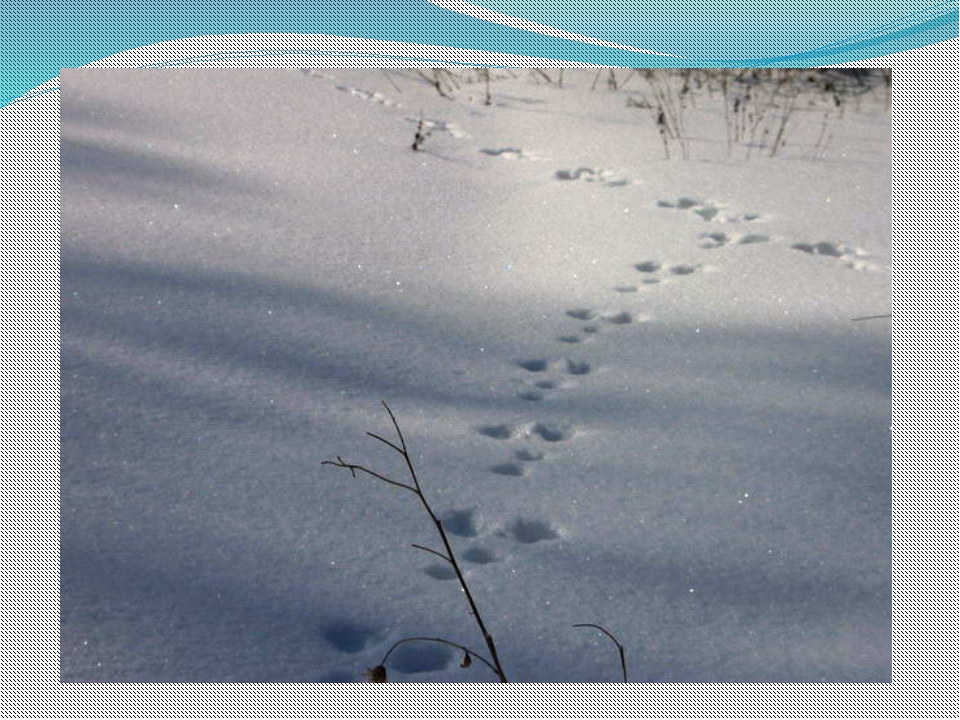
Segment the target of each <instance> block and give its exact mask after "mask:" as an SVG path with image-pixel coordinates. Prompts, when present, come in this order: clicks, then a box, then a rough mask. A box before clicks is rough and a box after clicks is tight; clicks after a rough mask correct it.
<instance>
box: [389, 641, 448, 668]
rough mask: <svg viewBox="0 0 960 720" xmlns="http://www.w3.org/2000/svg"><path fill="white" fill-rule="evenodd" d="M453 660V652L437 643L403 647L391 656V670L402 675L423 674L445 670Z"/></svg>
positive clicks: (411, 644)
mask: <svg viewBox="0 0 960 720" xmlns="http://www.w3.org/2000/svg"><path fill="white" fill-rule="evenodd" d="M452 660H453V651H452V650H451V649H450V648H449V647H447V646H446V645H440V644H435V643H409V644H406V645H401V646H400V647H398V648H397V651H396V652H395V653H393V654H392V655H391V656H390V668H391V669H392V670H396V671H397V672H401V673H422V672H431V671H433V670H443V669H444V668H445V667H447V666H448V665H449V664H450V663H451V661H452Z"/></svg>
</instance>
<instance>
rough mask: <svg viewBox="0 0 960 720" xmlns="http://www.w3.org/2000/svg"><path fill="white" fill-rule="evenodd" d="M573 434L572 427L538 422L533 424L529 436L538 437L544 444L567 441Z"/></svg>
mask: <svg viewBox="0 0 960 720" xmlns="http://www.w3.org/2000/svg"><path fill="white" fill-rule="evenodd" d="M575 432H576V431H575V430H574V428H573V426H572V425H566V424H559V423H542V422H538V423H534V424H533V426H532V427H531V428H530V431H529V434H530V435H534V436H536V437H539V438H540V439H541V440H545V441H546V442H550V443H557V442H563V441H564V440H569V439H570V438H572V437H573V436H574V434H575Z"/></svg>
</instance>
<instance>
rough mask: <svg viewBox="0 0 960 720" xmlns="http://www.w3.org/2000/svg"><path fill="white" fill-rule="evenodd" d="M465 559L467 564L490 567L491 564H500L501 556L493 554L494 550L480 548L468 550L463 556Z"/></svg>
mask: <svg viewBox="0 0 960 720" xmlns="http://www.w3.org/2000/svg"><path fill="white" fill-rule="evenodd" d="M463 559H464V560H466V561H467V562H472V563H476V564H477V565H489V564H490V563H495V562H500V556H499V555H497V554H496V553H495V552H493V550H488V549H487V548H483V547H479V546H475V547H472V548H470V549H469V550H467V551H466V552H465V553H464V554H463Z"/></svg>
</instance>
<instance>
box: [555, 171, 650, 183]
mask: <svg viewBox="0 0 960 720" xmlns="http://www.w3.org/2000/svg"><path fill="white" fill-rule="evenodd" d="M554 177H555V178H556V179H557V180H563V181H566V180H580V181H581V182H591V183H599V184H601V185H603V186H604V187H626V186H627V185H640V184H641V183H640V182H639V181H637V180H628V179H627V178H622V177H620V178H618V177H615V176H614V173H613V172H611V171H610V170H606V169H604V168H592V167H579V168H577V169H576V170H557V172H556V173H555V174H554Z"/></svg>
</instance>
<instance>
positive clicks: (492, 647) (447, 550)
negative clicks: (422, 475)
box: [323, 400, 507, 683]
mask: <svg viewBox="0 0 960 720" xmlns="http://www.w3.org/2000/svg"><path fill="white" fill-rule="evenodd" d="M380 404H381V405H383V408H384V409H385V410H386V411H387V414H388V415H389V416H390V421H391V422H392V423H393V427H394V430H396V432H397V439H398V440H399V442H400V445H399V446H397V445H396V444H395V443H392V442H391V441H389V440H387V439H385V438H383V437H381V436H380V435H377V434H376V433H367V434H368V435H370V436H371V437H373V438H374V439H375V440H379V441H380V442H382V443H385V444H386V445H388V446H390V447H391V448H393V449H394V450H396V451H397V452H398V453H400V455H401V456H402V457H403V459H404V461H405V462H406V464H407V471H408V472H409V474H410V479H411V480H412V481H413V485H412V486H411V485H407V484H405V483H401V482H397V481H396V480H391V479H390V478H387V477H384V476H383V475H381V474H379V473H376V472H374V471H372V470H370V469H368V468H365V467H363V466H362V465H353V464H350V463H347V462H345V461H344V460H343V458H340V457H338V458H337V460H336V462H333V461H330V460H328V461H326V462H324V463H323V464H324V465H334V466H335V467H342V468H346V469H348V470H349V471H350V472H351V473H353V474H354V476H356V473H357V471H359V472H365V473H367V474H368V475H372V476H373V477H375V478H377V479H379V480H382V481H383V482H386V483H389V484H390V485H396V486H398V487H402V488H404V489H405V490H409V491H410V492H412V493H414V494H415V495H416V496H417V497H418V498H420V503H421V504H422V505H423V509H424V510H425V511H426V513H427V515H428V516H429V517H430V520H431V521H433V524H434V527H436V529H437V534H438V535H439V536H440V540H441V541H442V542H443V549H444V553H440V552H437V551H436V550H431V549H429V548H425V547H423V546H421V545H414V547H416V548H417V549H419V550H424V551H426V552H429V553H432V554H434V555H437V556H438V557H442V558H443V559H444V560H446V561H447V562H449V563H450V566H451V567H452V568H453V571H454V573H456V576H457V581H458V582H459V583H460V589H461V590H463V594H464V596H465V597H466V599H467V602H468V603H469V605H470V614H471V615H472V616H473V619H474V621H475V622H476V623H477V628H478V629H479V630H480V634H481V635H482V636H483V640H484V642H485V643H486V644H487V649H488V650H489V651H490V657H491V658H492V659H493V663H494V665H491V667H492V668H493V670H494V672H496V674H497V677H498V678H499V679H500V682H503V683H505V682H507V676H506V673H504V672H503V666H502V665H501V664H500V658H499V657H498V655H497V646H496V644H495V643H494V641H493V636H492V635H491V634H490V632H489V631H488V630H487V627H486V625H485V624H484V622H483V618H482V617H481V616H480V610H479V608H478V607H477V603H476V601H475V600H474V599H473V593H471V592H470V587H469V586H468V585H467V580H466V578H465V577H464V576H463V571H462V570H461V569H460V564H459V563H458V562H457V557H456V555H455V554H454V552H453V547H452V546H451V545H450V539H449V538H448V537H447V533H446V531H445V530H444V529H443V523H442V522H440V518H438V517H437V515H436V513H434V512H433V508H431V507H430V503H429V502H428V501H427V498H426V495H424V493H423V490H422V489H421V487H420V479H419V478H418V477H417V471H416V469H415V468H414V467H413V460H412V459H411V458H410V452H409V451H408V450H407V441H406V439H405V438H404V437H403V431H402V430H401V429H400V423H398V422H397V418H396V416H395V415H394V414H393V411H392V410H391V409H390V406H389V405H387V403H386V402H384V401H383V400H381V401H380ZM443 642H446V641H443ZM448 644H452V643H448ZM488 664H489V663H488ZM494 666H495V667H494Z"/></svg>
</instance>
